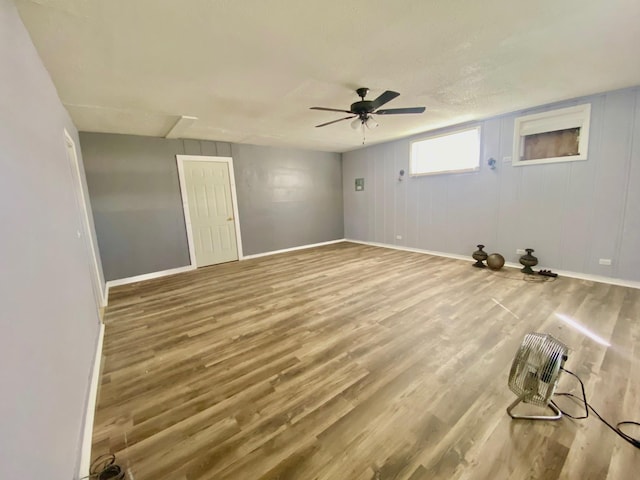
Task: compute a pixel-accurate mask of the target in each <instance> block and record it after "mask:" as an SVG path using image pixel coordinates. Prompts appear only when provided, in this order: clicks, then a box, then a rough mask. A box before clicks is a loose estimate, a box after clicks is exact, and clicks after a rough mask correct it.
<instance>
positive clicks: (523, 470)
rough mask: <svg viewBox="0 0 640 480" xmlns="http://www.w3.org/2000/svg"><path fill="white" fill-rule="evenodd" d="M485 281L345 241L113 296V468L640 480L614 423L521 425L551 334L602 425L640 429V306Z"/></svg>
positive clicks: (637, 301)
mask: <svg viewBox="0 0 640 480" xmlns="http://www.w3.org/2000/svg"><path fill="white" fill-rule="evenodd" d="M471 263H472V260H471V259H469V261H468V262H464V261H459V260H451V259H446V258H439V257H433V256H429V255H423V254H418V253H410V252H403V251H396V250H390V249H383V248H378V247H370V246H363V245H356V244H352V243H340V244H335V245H330V246H326V247H321V248H314V249H309V250H303V251H297V252H292V253H286V254H281V255H274V256H269V257H262V258H258V259H253V260H247V261H242V262H234V263H229V264H224V265H218V266H213V267H208V268H203V269H199V270H197V271H193V272H188V273H184V274H180V275H176V276H172V277H165V278H162V279H158V280H152V281H148V282H144V283H139V284H133V285H129V286H124V287H119V288H116V289H113V290H112V291H111V294H110V299H109V306H108V308H107V310H106V313H105V323H106V336H105V341H104V351H103V373H102V379H101V386H100V392H99V401H98V407H97V411H96V420H95V427H94V434H93V435H94V436H93V441H94V443H93V456H94V457H95V456H97V455H99V454H101V453H105V452H113V453H115V454H116V455H117V461H118V463H119V464H120V465H122V466H123V467H124V468H125V470H127V471H128V472H129V474H130V478H133V479H134V480H152V479H165V478H166V479H172V480H173V479H176V480H196V479H237V480H253V479H280V480H284V479H302V480H306V479H332V480H342V479H348V480H351V479H353V480H382V479H404V480H423V479H452V478H455V479H507V478H510V479H525V478H530V479H556V478H562V479H582V480H587V479H628V478H629V479H630V478H637V477H636V475H637V474H638V471H640V450H638V449H634V448H633V447H632V446H630V445H628V444H626V443H624V442H623V441H622V440H621V439H620V438H619V437H617V436H616V435H615V434H614V433H613V432H611V431H610V430H608V429H607V428H606V427H605V426H604V425H603V424H602V423H601V422H599V421H598V420H597V419H595V418H589V419H587V420H583V421H573V420H570V419H568V418H566V417H565V418H563V419H562V420H561V421H559V422H544V423H534V422H530V421H513V420H511V419H510V418H509V416H508V415H507V414H506V412H505V408H506V407H507V405H508V404H509V403H510V402H511V401H512V400H513V399H514V395H513V394H512V393H511V392H510V391H509V389H508V387H507V377H508V372H509V368H510V365H511V361H512V359H513V356H514V354H515V352H516V349H517V347H518V346H519V345H520V342H521V341H522V338H523V336H524V335H525V334H526V333H528V332H531V331H540V332H548V333H551V334H552V335H554V336H555V337H557V338H559V339H560V340H562V341H563V342H564V343H566V344H567V345H568V346H569V347H570V348H571V351H570V355H569V360H568V362H567V364H566V367H567V368H568V369H570V370H573V371H574V372H576V373H577V374H578V375H580V376H581V378H582V379H583V381H584V382H585V385H586V389H587V395H588V397H589V401H590V402H591V403H592V404H593V405H594V406H595V407H596V408H597V409H599V411H600V413H601V414H602V415H604V416H605V417H606V418H607V419H609V420H610V421H612V422H617V421H620V420H624V419H627V420H636V421H638V420H639V419H640V418H639V417H640V368H639V367H640V346H639V345H640V343H639V340H640V290H635V289H630V288H624V287H618V286H611V285H605V284H600V283H594V282H589V281H582V280H575V279H568V278H559V279H557V280H556V281H545V279H543V278H541V277H540V278H538V277H534V278H533V279H529V280H536V281H523V278H524V276H523V275H522V274H520V273H519V272H518V271H517V270H513V269H503V270H501V271H500V272H497V273H494V272H490V271H488V270H478V269H475V268H472V267H471ZM558 314H560V316H558ZM562 315H565V316H566V317H562ZM562 318H570V319H573V320H574V321H576V322H579V323H580V324H582V325H583V326H584V327H586V328H588V329H590V330H591V331H593V332H594V333H595V334H597V335H599V336H600V337H602V338H603V339H605V340H606V341H607V342H609V343H611V345H612V346H610V347H606V346H603V345H601V344H599V343H597V342H595V341H593V340H592V339H590V338H589V337H587V336H585V335H584V334H582V333H580V332H579V331H577V330H576V329H575V328H573V327H571V326H569V325H568V324H567V323H566V322H565V321H563V320H562ZM575 387H576V386H575V384H574V382H573V381H572V380H571V378H570V377H569V376H568V375H565V376H564V377H563V378H562V380H561V382H560V390H563V391H567V390H572V391H577V390H576V388H575ZM561 405H562V406H564V407H565V408H567V409H570V408H571V409H573V411H574V412H577V411H578V410H577V406H576V405H575V404H572V403H571V402H567V401H566V400H565V401H563V402H562V403H561ZM525 407H526V406H525ZM629 433H634V434H639V433H640V432H638V431H635V432H632V431H629Z"/></svg>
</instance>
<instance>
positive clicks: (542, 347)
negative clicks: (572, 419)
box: [507, 333, 569, 420]
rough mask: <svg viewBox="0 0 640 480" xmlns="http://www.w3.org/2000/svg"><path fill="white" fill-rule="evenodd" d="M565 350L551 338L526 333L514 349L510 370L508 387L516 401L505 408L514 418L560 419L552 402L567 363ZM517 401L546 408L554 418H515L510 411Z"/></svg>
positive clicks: (525, 417) (524, 417)
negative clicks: (561, 372) (515, 350)
mask: <svg viewBox="0 0 640 480" xmlns="http://www.w3.org/2000/svg"><path fill="white" fill-rule="evenodd" d="M568 352H569V349H568V348H567V346H566V345H565V344H563V343H562V342H560V341H558V340H556V339H555V338H553V337H552V336H551V335H548V334H543V333H528V334H527V335H525V337H524V340H523V341H522V344H521V345H520V348H519V349H518V351H517V353H516V356H515V358H514V359H513V363H512V364H511V371H510V372H509V388H510V389H511V391H512V392H513V393H515V394H516V395H517V396H518V398H517V399H516V400H515V401H514V402H513V403H512V404H511V405H509V407H507V413H508V414H509V415H510V416H511V418H514V419H528V420H560V418H562V412H561V411H560V409H559V408H558V407H557V406H556V405H555V404H554V403H553V401H552V400H551V397H552V396H553V394H554V392H555V390H556V387H557V385H558V378H559V377H560V371H561V370H562V367H563V366H564V363H565V362H566V361H567V353H568ZM520 402H523V403H530V404H533V405H538V406H540V407H545V408H550V409H551V410H552V411H553V413H554V415H518V414H514V413H513V409H514V408H515V407H516V405H518V404H519V403H520Z"/></svg>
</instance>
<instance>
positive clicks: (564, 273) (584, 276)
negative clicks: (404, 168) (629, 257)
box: [344, 238, 640, 289]
mask: <svg viewBox="0 0 640 480" xmlns="http://www.w3.org/2000/svg"><path fill="white" fill-rule="evenodd" d="M344 241H345V242H351V243H360V244H362V245H371V246H372V247H382V248H390V249H392V250H404V251H406V252H414V253H424V254H427V255H434V256H436V257H445V258H453V259H455V260H465V261H469V262H473V260H472V259H471V255H458V254H456V253H445V252H436V251H433V250H422V249H420V248H412V247H403V246H399V245H391V244H388V243H378V242H365V241H363V240H353V239H351V238H345V239H344ZM505 266H507V267H512V268H518V269H520V268H522V265H520V264H519V263H513V262H505ZM538 266H539V267H541V268H551V267H544V266H542V265H538ZM554 272H555V273H557V274H558V275H559V276H561V277H569V278H576V279H578V280H588V281H590V282H599V283H606V284H609V285H618V286H621V287H629V288H639V289H640V282H636V281H634V280H624V279H621V278H613V277H603V276H601V275H591V274H589V273H580V272H571V271H568V270H554Z"/></svg>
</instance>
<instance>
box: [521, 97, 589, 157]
mask: <svg viewBox="0 0 640 480" xmlns="http://www.w3.org/2000/svg"><path fill="white" fill-rule="evenodd" d="M590 116H591V105H590V104H585V105H578V106H576V107H569V108H560V109H558V110H551V111H549V112H542V113H536V114H535V115H526V116H524V117H518V118H516V121H515V124H514V134H513V135H514V137H513V166H515V167H519V166H522V165H536V164H539V163H553V162H569V161H573V160H586V159H587V148H588V146H589V120H590Z"/></svg>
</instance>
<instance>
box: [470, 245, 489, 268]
mask: <svg viewBox="0 0 640 480" xmlns="http://www.w3.org/2000/svg"><path fill="white" fill-rule="evenodd" d="M483 248H484V245H478V250H476V251H475V252H473V255H471V256H472V257H473V259H474V260H475V261H476V263H474V264H473V266H474V267H478V268H487V266H486V265H485V264H484V263H482V262H484V261H485V260H486V259H487V257H488V255H487V252H485V251H484V250H482V249H483Z"/></svg>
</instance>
